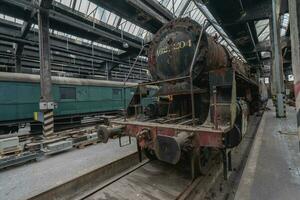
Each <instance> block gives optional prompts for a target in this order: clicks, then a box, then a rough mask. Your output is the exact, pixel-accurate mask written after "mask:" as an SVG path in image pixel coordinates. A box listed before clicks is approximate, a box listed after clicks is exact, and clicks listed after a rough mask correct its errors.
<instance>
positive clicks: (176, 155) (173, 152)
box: [154, 132, 191, 164]
mask: <svg viewBox="0 0 300 200" xmlns="http://www.w3.org/2000/svg"><path fill="white" fill-rule="evenodd" d="M190 136H191V134H190V133H186V132H181V133H179V134H178V135H177V136H175V137H174V136H172V137H171V136H166V135H157V137H156V142H155V145H154V151H155V154H156V157H157V158H158V159H159V160H161V161H164V162H167V163H170V164H176V163H178V162H179V160H180V158H181V152H182V149H183V146H184V145H185V144H188V142H189V141H190V140H189V138H190Z"/></svg>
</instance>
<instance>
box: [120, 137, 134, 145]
mask: <svg viewBox="0 0 300 200" xmlns="http://www.w3.org/2000/svg"><path fill="white" fill-rule="evenodd" d="M121 138H122V136H121V135H120V136H119V146H120V147H125V146H128V145H130V144H131V136H130V135H129V136H128V138H129V141H128V143H125V144H122V139H121Z"/></svg>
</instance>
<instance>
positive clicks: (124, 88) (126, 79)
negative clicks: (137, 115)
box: [123, 45, 146, 121]
mask: <svg viewBox="0 0 300 200" xmlns="http://www.w3.org/2000/svg"><path fill="white" fill-rule="evenodd" d="M145 46H146V45H142V48H141V50H140V52H139V54H138V55H137V57H136V58H135V61H134V63H133V64H132V66H131V68H130V70H129V72H128V74H127V76H126V77H125V79H124V86H123V94H124V97H123V98H124V100H123V102H124V121H126V117H127V111H126V87H125V85H126V82H127V81H128V79H129V76H130V74H131V72H132V70H133V68H134V67H135V64H136V63H137V60H138V57H139V56H140V55H141V53H142V52H143V50H144V47H145Z"/></svg>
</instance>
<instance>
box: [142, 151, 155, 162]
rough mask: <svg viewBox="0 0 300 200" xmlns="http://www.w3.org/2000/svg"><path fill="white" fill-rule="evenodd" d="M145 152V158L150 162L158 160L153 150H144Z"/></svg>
mask: <svg viewBox="0 0 300 200" xmlns="http://www.w3.org/2000/svg"><path fill="white" fill-rule="evenodd" d="M143 151H144V154H145V156H146V157H147V158H148V159H149V160H156V159H157V157H156V155H155V152H154V150H152V149H143Z"/></svg>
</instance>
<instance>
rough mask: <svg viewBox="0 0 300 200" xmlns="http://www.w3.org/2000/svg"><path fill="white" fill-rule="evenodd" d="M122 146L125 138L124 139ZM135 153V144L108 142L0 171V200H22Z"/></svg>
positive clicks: (134, 142)
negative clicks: (125, 144) (120, 145)
mask: <svg viewBox="0 0 300 200" xmlns="http://www.w3.org/2000/svg"><path fill="white" fill-rule="evenodd" d="M124 142H126V141H125V138H124ZM134 152H136V141H135V139H132V144H131V145H128V146H125V147H119V140H118V139H115V140H109V142H108V143H107V144H103V143H99V144H96V145H92V146H88V147H86V148H84V149H79V150H78V149H73V150H70V151H68V152H64V153H60V154H57V155H52V156H49V157H48V158H46V159H44V160H41V161H38V162H33V163H28V164H25V165H23V166H18V167H13V168H10V169H7V170H1V171H0V200H8V199H9V200H24V199H28V198H30V197H32V196H35V195H37V194H40V193H42V192H44V191H46V190H48V189H50V188H53V187H55V186H57V185H60V184H62V183H65V182H67V181H69V180H72V179H74V178H76V177H78V176H80V175H82V174H86V173H87V172H90V171H93V170H94V169H97V168H100V167H102V166H105V165H107V164H109V163H111V162H113V161H116V160H119V159H120V158H123V157H125V156H127V155H130V154H132V153H134Z"/></svg>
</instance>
